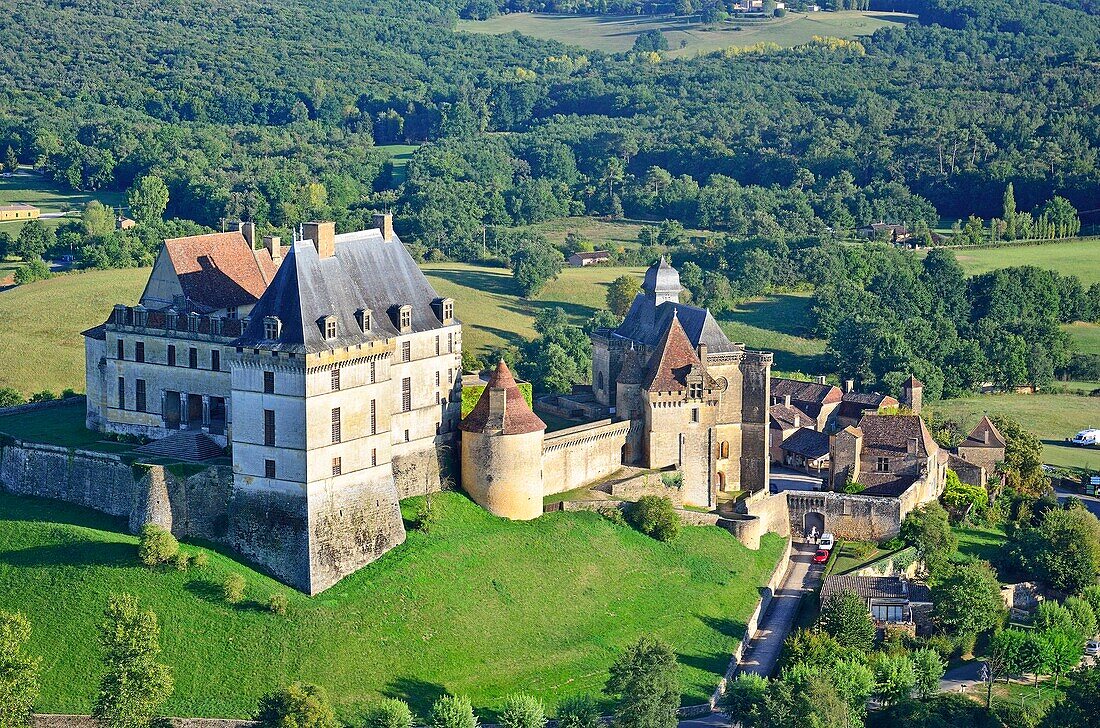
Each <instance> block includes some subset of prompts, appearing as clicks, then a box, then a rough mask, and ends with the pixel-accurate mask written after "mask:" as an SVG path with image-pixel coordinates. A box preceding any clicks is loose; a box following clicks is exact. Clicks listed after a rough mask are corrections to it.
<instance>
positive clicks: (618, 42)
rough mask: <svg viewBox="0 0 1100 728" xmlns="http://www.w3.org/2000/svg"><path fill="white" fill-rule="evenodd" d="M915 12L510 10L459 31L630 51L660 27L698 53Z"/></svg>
mask: <svg viewBox="0 0 1100 728" xmlns="http://www.w3.org/2000/svg"><path fill="white" fill-rule="evenodd" d="M914 18H915V16H913V15H907V14H904V13H887V12H866V13H865V12H856V11H843V12H831V13H820V12H819V13H790V14H788V15H787V16H786V17H784V18H778V19H775V20H767V21H764V22H761V21H760V20H755V19H751V18H746V19H742V20H736V19H735V20H730V21H726V22H723V23H714V24H705V23H700V22H697V21H695V20H693V19H691V18H681V17H675V16H671V15H666V16H635V15H625V16H624V15H557V14H544V13H511V14H508V15H499V16H497V17H495V18H490V19H489V20H461V21H459V23H458V28H459V30H463V31H467V32H470V33H489V34H494V35H496V34H501V33H511V32H513V31H515V32H519V33H523V34H524V35H529V36H532V37H535V38H542V39H545V40H556V41H559V42H561V43H566V44H568V45H574V46H580V47H581V48H588V49H590V50H598V51H606V52H608V53H619V52H623V51H629V50H630V49H631V48H632V47H633V45H634V39H635V38H637V36H638V35H639V34H641V33H644V32H645V31H647V30H659V31H661V32H662V33H664V35H665V37H666V38H667V39H668V45H669V49H670V50H669V51H668V55H670V56H673V57H677V56H688V55H691V56H694V55H696V54H698V53H708V52H710V51H716V50H721V49H723V48H728V47H729V46H748V45H753V44H754V43H777V44H779V45H781V46H785V47H789V46H795V45H799V44H802V43H807V42H809V40H810V39H811V38H812V37H813V36H815V35H828V36H833V37H838V38H858V37H859V36H863V35H871V34H872V33H874V32H875V31H876V30H878V29H879V28H882V27H885V26H888V25H894V24H899V23H907V22H909V21H910V20H913V19H914Z"/></svg>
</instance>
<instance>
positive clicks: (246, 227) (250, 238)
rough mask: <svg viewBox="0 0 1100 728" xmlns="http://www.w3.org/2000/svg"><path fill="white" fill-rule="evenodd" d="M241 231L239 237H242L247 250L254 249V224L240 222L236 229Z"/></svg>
mask: <svg viewBox="0 0 1100 728" xmlns="http://www.w3.org/2000/svg"><path fill="white" fill-rule="evenodd" d="M238 229H239V230H240V231H241V235H243V236H244V240H245V242H246V243H248V247H249V248H255V247H256V223H254V222H242V223H241V225H240V227H239V228H238Z"/></svg>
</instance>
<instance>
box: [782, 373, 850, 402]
mask: <svg viewBox="0 0 1100 728" xmlns="http://www.w3.org/2000/svg"><path fill="white" fill-rule="evenodd" d="M787 396H789V397H790V398H791V402H813V403H815V404H819V405H821V404H832V403H834V402H839V401H840V400H841V398H842V397H843V396H844V395H843V393H842V392H841V391H840V387H836V386H833V385H831V384H818V383H817V382H803V381H800V380H798V379H784V378H783V377H773V378H772V397H773V398H774V399H775V400H777V401H779V402H782V401H783V398H784V397H787Z"/></svg>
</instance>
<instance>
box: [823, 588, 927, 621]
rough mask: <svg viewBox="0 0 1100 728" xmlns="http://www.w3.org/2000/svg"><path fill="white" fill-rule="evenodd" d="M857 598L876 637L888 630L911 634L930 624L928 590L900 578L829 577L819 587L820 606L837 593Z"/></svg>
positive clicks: (837, 594)
mask: <svg viewBox="0 0 1100 728" xmlns="http://www.w3.org/2000/svg"><path fill="white" fill-rule="evenodd" d="M846 593H851V594H855V595H857V596H858V597H859V598H860V599H862V600H863V601H864V603H866V604H867V611H868V613H869V614H870V615H871V619H872V620H873V621H874V623H875V628H876V630H877V631H878V632H879V633H880V635H881V634H882V633H883V632H885V631H887V630H889V631H894V630H902V631H907V632H910V633H913V634H915V633H916V632H918V631H920V632H922V633H923V632H924V631H925V630H926V629H927V628H928V627H929V626H930V625H931V612H932V590H931V589H929V588H928V585H927V584H924V583H922V582H917V581H911V580H909V579H906V578H904V577H901V576H847V575H845V576H829V577H826V578H825V581H824V583H822V585H821V603H822V604H824V603H825V602H827V601H828V600H829V599H831V598H833V597H835V596H839V595H841V594H846Z"/></svg>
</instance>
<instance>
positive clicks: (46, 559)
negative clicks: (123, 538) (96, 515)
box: [0, 541, 138, 568]
mask: <svg viewBox="0 0 1100 728" xmlns="http://www.w3.org/2000/svg"><path fill="white" fill-rule="evenodd" d="M0 562H2V563H5V564H8V565H9V566H18V567H23V568H39V567H49V566H136V565H137V563H138V562H137V559H136V558H135V552H134V547H133V546H132V545H130V544H126V543H103V542H100V541H72V542H69V543H62V544H53V545H50V546H32V547H31V548H27V549H22V550H20V551H10V552H8V553H4V554H0Z"/></svg>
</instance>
